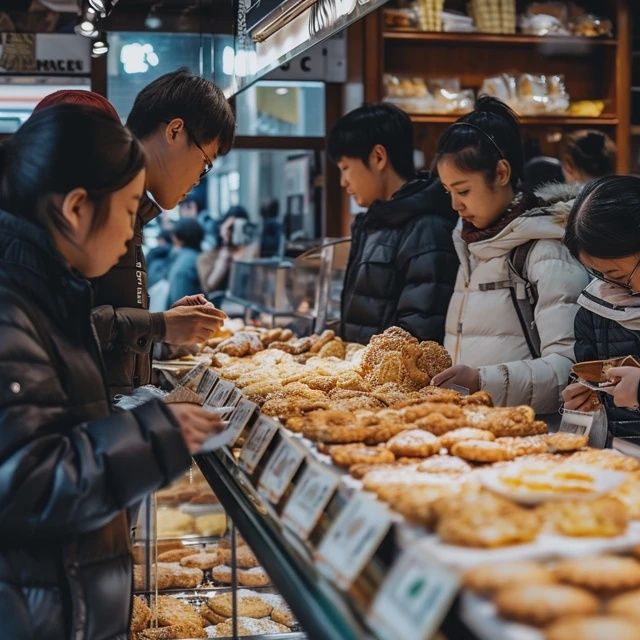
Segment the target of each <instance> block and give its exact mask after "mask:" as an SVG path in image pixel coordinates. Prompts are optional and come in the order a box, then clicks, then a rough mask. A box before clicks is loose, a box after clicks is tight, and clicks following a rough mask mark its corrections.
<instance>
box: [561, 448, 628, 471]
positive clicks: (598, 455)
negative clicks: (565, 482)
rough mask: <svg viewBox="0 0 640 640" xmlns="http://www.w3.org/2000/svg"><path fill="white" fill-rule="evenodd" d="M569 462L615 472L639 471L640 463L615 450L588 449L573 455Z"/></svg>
mask: <svg viewBox="0 0 640 640" xmlns="http://www.w3.org/2000/svg"><path fill="white" fill-rule="evenodd" d="M569 460H571V461H572V462H579V463H581V464H591V465H594V466H596V467H599V468H601V469H612V470H614V471H638V470H640V461H638V460H636V459H635V458H631V457H629V456H625V455H624V454H623V453H620V452H619V451H616V450H615V449H587V450H586V451H577V452H576V453H573V454H571V456H570V457H569Z"/></svg>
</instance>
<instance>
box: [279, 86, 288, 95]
mask: <svg viewBox="0 0 640 640" xmlns="http://www.w3.org/2000/svg"><path fill="white" fill-rule="evenodd" d="M287 93H289V89H286V88H285V87H278V88H277V89H276V95H277V96H286V95H287Z"/></svg>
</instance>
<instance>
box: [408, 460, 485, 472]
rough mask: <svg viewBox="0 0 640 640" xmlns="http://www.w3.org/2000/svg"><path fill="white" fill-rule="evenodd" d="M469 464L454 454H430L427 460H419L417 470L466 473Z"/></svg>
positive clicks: (469, 469) (469, 468) (469, 466)
mask: <svg viewBox="0 0 640 640" xmlns="http://www.w3.org/2000/svg"><path fill="white" fill-rule="evenodd" d="M471 468H472V467H471V465H470V464H469V463H468V462H465V461H464V460H462V459H461V458H457V457H456V456H432V457H431V458H429V459H428V460H425V461H424V462H421V463H420V464H419V465H418V467H417V469H416V470H417V471H424V472H426V473H452V474H458V473H467V472H468V471H471Z"/></svg>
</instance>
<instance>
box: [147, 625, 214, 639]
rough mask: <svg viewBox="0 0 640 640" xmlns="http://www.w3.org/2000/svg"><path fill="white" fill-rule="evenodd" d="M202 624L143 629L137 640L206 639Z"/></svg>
mask: <svg viewBox="0 0 640 640" xmlns="http://www.w3.org/2000/svg"><path fill="white" fill-rule="evenodd" d="M207 637H208V636H207V633H206V631H205V630H204V629H203V628H202V624H201V623H200V624H198V625H197V626H196V625H193V624H173V625H170V626H168V627H158V628H156V629H145V630H144V631H141V632H140V633H139V634H138V640H180V638H207Z"/></svg>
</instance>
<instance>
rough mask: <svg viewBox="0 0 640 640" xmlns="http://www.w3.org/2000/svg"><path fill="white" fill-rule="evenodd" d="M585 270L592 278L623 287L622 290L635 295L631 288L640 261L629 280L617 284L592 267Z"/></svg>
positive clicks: (639, 262) (639, 261) (639, 266)
mask: <svg viewBox="0 0 640 640" xmlns="http://www.w3.org/2000/svg"><path fill="white" fill-rule="evenodd" d="M585 268H586V270H587V273H588V274H589V275H590V276H593V277H594V278H596V279H598V280H602V281H603V282H608V283H609V284H613V285H615V286H616V287H621V288H622V289H626V290H627V291H629V292H630V293H635V291H634V290H633V288H632V287H631V281H632V280H633V276H635V275H636V271H638V269H639V268H640V260H638V262H636V266H635V267H634V268H633V271H632V272H631V273H630V274H629V277H628V278H627V281H626V282H617V281H616V280H611V279H610V278H607V276H605V275H604V274H602V273H601V272H600V271H596V270H595V269H591V268H590V267H585Z"/></svg>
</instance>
